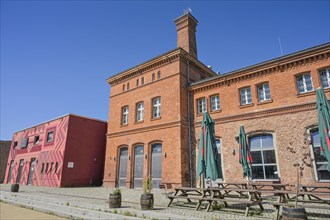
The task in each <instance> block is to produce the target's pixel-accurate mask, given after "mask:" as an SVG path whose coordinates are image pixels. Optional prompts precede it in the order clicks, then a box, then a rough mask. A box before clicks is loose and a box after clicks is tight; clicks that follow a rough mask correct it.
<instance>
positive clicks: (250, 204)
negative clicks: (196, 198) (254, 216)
mask: <svg viewBox="0 0 330 220" xmlns="http://www.w3.org/2000/svg"><path fill="white" fill-rule="evenodd" d="M201 200H202V201H207V202H208V203H209V204H208V206H207V208H206V211H209V210H210V208H211V206H212V202H223V203H224V204H225V207H228V204H227V202H232V203H239V204H245V206H246V208H245V216H246V217H247V216H248V214H249V210H250V206H254V205H258V204H260V203H261V201H249V200H243V199H228V198H223V199H220V198H207V197H206V198H202V199H201ZM260 208H261V209H262V210H263V207H262V206H260Z"/></svg>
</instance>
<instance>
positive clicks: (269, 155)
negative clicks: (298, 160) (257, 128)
mask: <svg viewBox="0 0 330 220" xmlns="http://www.w3.org/2000/svg"><path fill="white" fill-rule="evenodd" d="M263 154H264V163H265V164H267V163H276V158H275V151H274V150H265V151H264V152H263Z"/></svg>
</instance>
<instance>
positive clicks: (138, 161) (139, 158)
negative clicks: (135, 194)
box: [133, 145, 144, 188]
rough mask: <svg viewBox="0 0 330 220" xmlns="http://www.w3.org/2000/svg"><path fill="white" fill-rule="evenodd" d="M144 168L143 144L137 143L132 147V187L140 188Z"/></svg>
mask: <svg viewBox="0 0 330 220" xmlns="http://www.w3.org/2000/svg"><path fill="white" fill-rule="evenodd" d="M143 168H144V146H143V145H137V146H135V147H134V174H133V176H134V188H142V179H143Z"/></svg>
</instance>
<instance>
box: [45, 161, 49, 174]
mask: <svg viewBox="0 0 330 220" xmlns="http://www.w3.org/2000/svg"><path fill="white" fill-rule="evenodd" d="M48 166H49V163H46V170H45V172H46V173H48Z"/></svg>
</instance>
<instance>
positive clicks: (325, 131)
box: [316, 88, 330, 172]
mask: <svg viewBox="0 0 330 220" xmlns="http://www.w3.org/2000/svg"><path fill="white" fill-rule="evenodd" d="M316 109H317V118H318V128H319V136H320V144H321V155H323V156H324V157H325V158H326V159H327V161H328V166H327V170H328V171H329V172H330V163H329V161H330V133H329V130H330V106H329V103H328V100H327V97H326V96H325V94H324V91H323V88H318V89H317V90H316Z"/></svg>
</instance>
